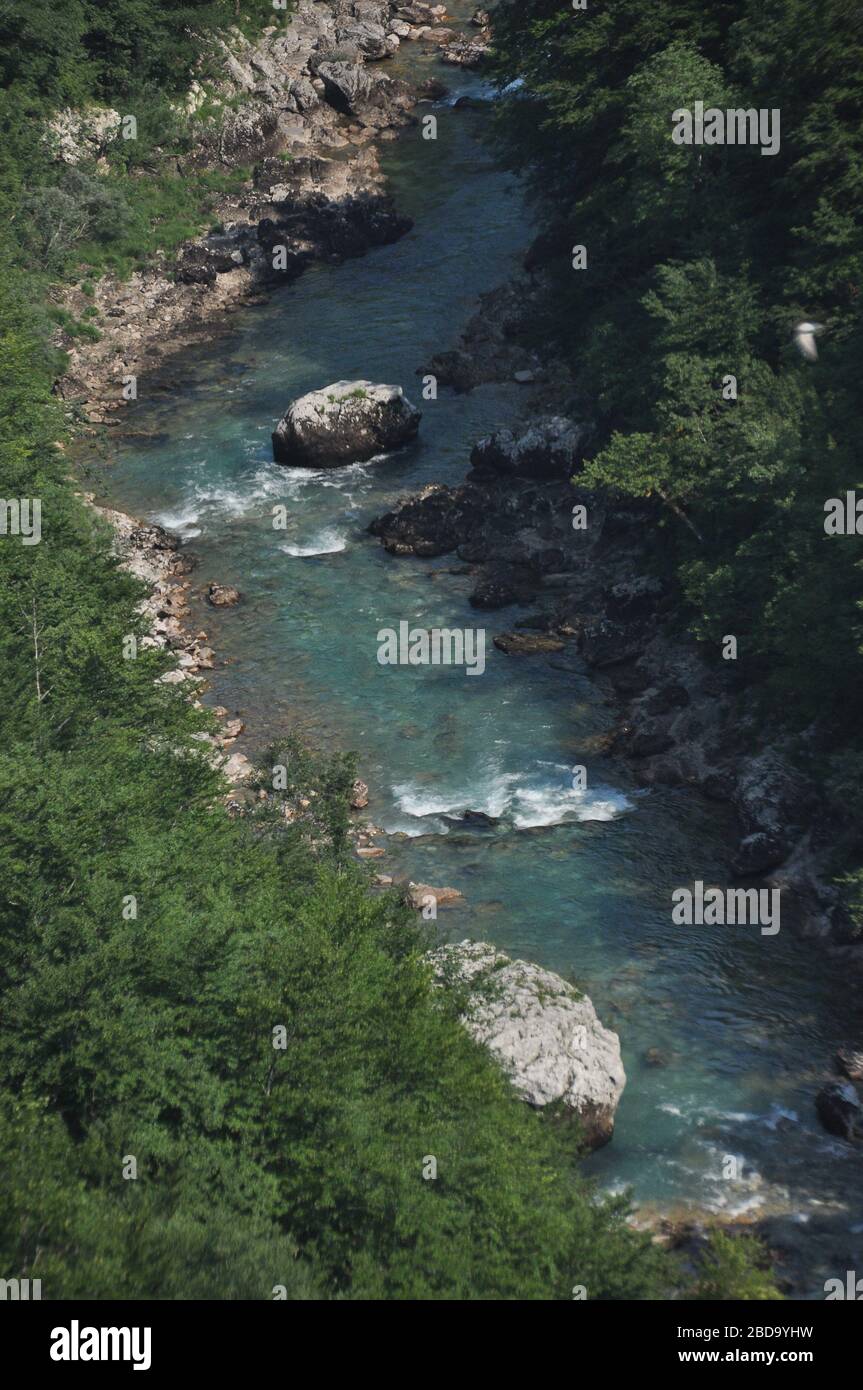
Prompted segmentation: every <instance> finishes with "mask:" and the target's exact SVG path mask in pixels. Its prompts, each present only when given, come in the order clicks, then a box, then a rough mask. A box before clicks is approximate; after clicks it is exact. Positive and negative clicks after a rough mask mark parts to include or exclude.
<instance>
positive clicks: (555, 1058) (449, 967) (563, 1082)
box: [429, 941, 626, 1148]
mask: <svg viewBox="0 0 863 1390" xmlns="http://www.w3.org/2000/svg"><path fill="white" fill-rule="evenodd" d="M429 960H430V962H431V965H432V967H433V969H434V973H435V977H436V978H437V980H438V982H439V983H440V984H442V985H445V986H448V987H450V988H455V989H463V990H465V1006H464V1011H463V1013H462V1022H463V1023H464V1026H465V1027H466V1028H467V1030H468V1032H469V1033H470V1034H471V1036H472V1037H474V1038H475V1039H476V1041H477V1042H479V1043H482V1044H483V1045H484V1046H485V1047H487V1048H488V1049H489V1051H490V1052H491V1053H492V1055H493V1056H494V1057H496V1058H497V1060H498V1061H499V1062H500V1064H501V1066H502V1067H503V1069H504V1071H505V1072H506V1073H507V1075H508V1076H509V1077H510V1079H511V1081H512V1084H513V1086H514V1087H515V1090H516V1091H517V1092H518V1094H519V1095H520V1096H521V1097H522V1099H524V1100H526V1101H527V1102H528V1104H530V1105H533V1106H537V1107H541V1106H545V1105H551V1104H552V1103H554V1102H559V1103H560V1104H562V1105H564V1106H565V1107H566V1108H567V1109H568V1110H570V1111H573V1112H574V1113H575V1114H577V1115H578V1117H579V1119H580V1121H581V1127H582V1133H583V1135H584V1138H585V1140H586V1141H587V1143H588V1144H589V1145H590V1147H591V1148H598V1147H599V1146H600V1145H602V1144H606V1143H607V1142H608V1140H609V1139H610V1138H611V1136H612V1132H613V1130H614V1112H615V1110H616V1109H617V1103H618V1101H619V1100H620V1097H621V1094H622V1092H623V1088H624V1086H625V1085H626V1073H625V1072H624V1070H623V1061H622V1059H621V1056H620V1042H619V1040H618V1037H617V1034H616V1033H612V1032H611V1031H610V1029H608V1028H604V1027H603V1025H602V1024H601V1023H600V1021H599V1019H598V1018H597V1016H596V1010H595V1009H594V1007H593V1004H592V1003H591V1002H590V1000H589V999H588V998H587V996H586V995H584V994H580V993H579V992H578V990H577V989H575V988H574V986H572V985H570V984H567V982H566V981H565V980H562V979H561V977H560V976H559V975H553V974H552V973H551V971H549V970H543V969H542V967H541V966H539V965H532V964H530V963H529V962H528V961H524V960H512V959H511V958H510V957H509V956H507V955H504V953H503V952H502V951H498V950H497V949H496V948H495V947H494V946H491V945H489V943H488V942H485V941H476V942H471V941H461V942H458V943H457V944H452V945H447V946H439V947H438V948H437V949H436V950H434V951H431V952H430V953H429Z"/></svg>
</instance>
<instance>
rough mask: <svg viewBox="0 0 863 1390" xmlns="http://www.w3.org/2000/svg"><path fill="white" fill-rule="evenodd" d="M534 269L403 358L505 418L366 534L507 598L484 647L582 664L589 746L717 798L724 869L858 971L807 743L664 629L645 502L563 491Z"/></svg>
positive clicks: (577, 461) (582, 433)
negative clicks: (726, 829)
mask: <svg viewBox="0 0 863 1390" xmlns="http://www.w3.org/2000/svg"><path fill="white" fill-rule="evenodd" d="M528 264H529V260H528ZM542 275H543V273H542V271H541V270H538V271H531V270H526V271H525V272H524V273H523V274H521V275H520V276H518V277H517V278H516V279H515V280H514V281H513V282H511V283H510V284H507V285H505V286H503V287H501V288H500V289H499V290H496V291H494V292H493V293H491V294H489V295H486V296H485V297H484V298H483V299H482V300H481V302H480V307H479V311H478V313H477V314H476V315H475V317H474V318H473V319H472V321H471V322H470V323H469V324H468V326H467V328H466V329H465V331H464V333H463V335H462V337H461V340H460V342H459V344H458V345H457V346H456V347H455V348H452V349H448V350H446V351H444V352H441V353H440V354H438V355H437V356H435V357H434V358H433V359H432V360H431V361H430V362H428V363H425V364H423V365H422V367H421V368H420V369H419V370H420V371H422V372H424V373H425V372H433V373H435V375H436V376H437V378H438V382H439V384H448V385H451V386H452V387H453V388H454V389H456V390H459V391H466V390H471V389H473V387H475V386H478V385H480V384H482V383H483V382H489V381H513V382H514V383H515V384H517V385H518V386H520V387H521V388H522V389H523V390H524V392H525V398H524V412H523V415H522V424H521V425H520V426H518V427H515V428H514V429H512V430H506V429H504V430H498V431H496V432H495V433H493V434H492V435H490V436H488V437H487V438H485V439H482V440H478V441H477V442H476V444H475V446H474V448H473V451H472V453H471V456H470V465H471V466H470V471H469V473H468V474H467V476H466V478H465V480H464V482H463V483H462V484H461V485H459V486H456V487H448V486H444V485H440V484H434V485H431V486H428V487H426V488H425V489H424V490H423V491H422V492H421V493H419V494H417V495H415V496H413V497H409V498H406V499H405V500H404V501H403V502H401V503H400V504H399V505H398V506H397V507H396V508H395V509H394V510H393V511H391V512H389V513H387V514H386V515H384V516H381V517H378V518H377V519H376V520H375V521H374V522H373V523H372V525H371V527H370V530H371V531H372V533H373V534H375V535H377V536H378V537H380V539H381V541H382V543H383V545H384V547H385V548H386V550H387V551H388V552H389V553H390V554H391V555H393V556H395V557H398V556H406V555H413V556H423V557H429V558H432V557H435V556H442V555H449V554H454V555H455V556H456V557H457V558H458V559H459V560H460V561H462V562H463V563H464V565H465V566H466V573H468V574H469V576H470V586H471V592H470V602H471V603H472V604H473V606H474V607H476V608H477V609H480V610H483V611H487V610H495V609H501V608H504V607H509V606H510V605H513V604H516V605H520V606H521V607H522V608H523V609H524V610H525V612H524V616H523V617H521V618H519V619H517V620H516V622H515V624H514V625H513V630H504V629H503V628H502V629H501V631H499V632H498V633H497V634H496V635H495V637H494V642H495V645H496V647H498V649H499V650H501V651H503V652H505V653H507V655H508V656H510V657H511V658H512V659H523V658H524V657H529V658H530V659H532V660H542V661H544V662H547V663H548V664H549V665H551V666H552V667H554V668H556V669H558V670H560V672H561V674H562V677H563V679H564V680H565V679H566V677H567V675H568V674H569V673H571V672H575V671H576V670H578V669H581V665H582V663H584V664H586V665H587V666H588V667H589V668H590V669H591V671H592V672H593V673H594V675H595V677H596V679H597V682H598V683H599V685H600V688H601V689H603V690H604V692H605V694H606V696H607V698H608V699H609V701H610V702H612V703H613V705H614V707H615V709H616V711H617V715H618V718H617V723H616V727H615V730H614V732H613V733H612V735H611V736H610V738H608V739H607V740H606V745H605V750H604V751H605V752H606V753H608V754H609V755H613V756H615V757H620V758H624V759H625V760H626V762H627V764H628V766H629V767H630V768H631V770H632V773H633V774H634V775H635V776H636V778H637V779H638V780H639V781H640V782H642V783H643V784H644V785H646V786H649V785H654V784H662V785H671V786H686V787H691V788H693V789H695V790H697V791H699V792H701V793H702V794H703V795H705V796H707V797H709V798H711V799H715V800H718V801H722V802H725V803H729V804H730V805H731V806H732V807H733V808H734V810H735V812H736V814H737V818H738V822H739V835H738V838H737V841H736V843H735V844H734V846H733V849H732V852H731V854H730V856H729V872H730V873H731V874H733V875H734V876H736V877H738V878H740V879H743V880H746V879H755V880H764V881H767V882H769V883H770V884H771V885H773V886H777V887H781V888H783V889H787V890H789V891H788V893H787V897H786V899H785V905H786V912H785V913H784V916H785V917H786V919H787V920H788V921H789V924H790V922H791V920H792V918H793V919H794V922H795V925H796V927H797V928H798V929H799V930H800V931H802V932H804V933H806V934H810V935H818V936H823V937H825V938H827V946H826V949H828V950H829V951H831V952H833V953H838V954H840V955H842V956H843V957H847V958H848V960H849V963H852V964H853V965H854V966H858V967H859V966H861V965H863V947H861V945H860V944H859V943H858V942H857V941H856V937H855V932H854V928H853V925H852V924H851V923H850V921H849V920H848V919H847V918H846V916H845V914H844V912H843V909H842V906H841V903H840V899H839V894H838V893H837V891H836V890H835V888H834V887H833V886H832V885H831V883H830V882H829V872H830V862H831V857H832V854H833V852H834V850H835V845H836V839H837V834H838V832H839V827H840V825H841V809H842V808H841V805H840V804H831V802H830V800H829V798H827V797H825V795H824V792H823V789H819V788H818V786H817V784H816V780H815V778H814V777H811V776H809V775H808V774H807V772H806V765H807V760H808V759H811V758H812V757H814V756H815V755H816V754H817V747H813V748H807V747H806V746H805V741H804V743H803V745H802V746H801V743H800V741H799V740H798V741H797V742H795V743H792V741H791V740H790V739H788V738H785V737H783V736H782V735H781V734H779V733H777V734H776V735H775V736H774V737H771V735H770V730H769V726H768V728H767V732H766V733H765V725H764V721H763V716H762V717H759V716H758V714H757V710H756V699H757V691H756V690H755V688H754V687H753V686H751V685H750V684H747V680H746V676H745V674H744V673H743V672H742V671H741V669H740V668H738V666H737V664H736V663H735V662H734V661H724V660H721V659H719V657H718V656H717V655H716V654H714V659H710V654H709V653H706V652H705V649H704V647H703V646H702V645H700V644H698V643H696V642H695V640H694V639H692V638H689V637H688V636H687V635H686V634H685V633H683V632H682V631H681V624H680V621H679V618H678V616H677V605H676V602H675V596H674V595H673V594H672V593H670V592H668V591H667V590H666V588H665V587H664V585H663V583H662V582H661V581H660V579H658V578H657V576H656V574H655V573H654V568H655V567H652V566H651V560H650V551H651V541H652V538H653V536H654V533H655V526H656V522H657V513H656V510H655V509H654V508H652V507H651V506H649V505H637V504H634V503H631V502H627V503H615V502H614V501H613V500H610V499H609V498H608V497H604V496H601V495H599V494H597V493H595V492H591V491H590V490H588V489H586V488H583V487H579V486H578V485H577V478H578V473H579V470H580V467H581V464H582V460H583V457H584V455H585V453H586V452H587V453H589V451H590V448H591V444H592V430H591V425H590V421H589V420H585V418H584V416H583V412H581V411H579V407H578V404H577V393H576V389H575V383H574V381H573V380H572V378H571V377H570V376H569V374H568V373H567V371H566V369H565V368H564V367H563V366H562V365H561V364H560V362H559V361H553V360H550V359H544V358H543V357H542V355H541V354H540V353H539V352H537V350H536V348H535V347H533V346H530V345H529V343H530V334H529V332H528V326H529V322H530V319H531V316H532V314H533V313H534V312H535V309H536V305H537V302H538V301H539V300H540V298H541V296H542V293H543V290H544V284H543V278H542ZM573 478H575V485H574V486H573V483H572V482H571V481H570V480H571V479H573Z"/></svg>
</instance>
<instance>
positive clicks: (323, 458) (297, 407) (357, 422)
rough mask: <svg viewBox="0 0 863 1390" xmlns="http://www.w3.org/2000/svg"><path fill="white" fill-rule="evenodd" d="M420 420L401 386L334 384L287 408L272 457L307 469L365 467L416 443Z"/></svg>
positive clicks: (361, 382)
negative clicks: (366, 461)
mask: <svg viewBox="0 0 863 1390" xmlns="http://www.w3.org/2000/svg"><path fill="white" fill-rule="evenodd" d="M421 418H422V417H421V414H420V412H419V411H418V410H417V409H416V408H415V407H414V406H412V405H411V403H410V401H409V400H408V399H407V398H406V396H405V393H404V391H403V390H402V388H401V387H400V386H380V385H377V386H376V385H375V384H374V382H371V381H336V382H334V383H333V384H332V386H324V387H323V389H322V390H320V391H310V392H309V393H308V395H306V396H300V397H299V399H298V400H296V401H294V402H293V404H292V405H290V406H289V407H288V409H287V411H286V413H285V414H284V415H283V416H282V418H281V420H280V421H279V423H278V425H277V426H276V428H275V430H274V432H273V458H274V459H275V460H276V463H290V464H296V465H299V466H304V467H308V468H338V467H340V466H341V465H342V464H346V463H357V462H361V461H362V460H363V459H369V458H372V457H373V456H374V455H375V454H382V453H384V452H386V451H387V450H389V449H397V448H398V447H399V445H401V444H406V443H407V442H408V440H410V439H413V438H414V436H415V435H416V432H417V430H418V429H419V423H420V419H421Z"/></svg>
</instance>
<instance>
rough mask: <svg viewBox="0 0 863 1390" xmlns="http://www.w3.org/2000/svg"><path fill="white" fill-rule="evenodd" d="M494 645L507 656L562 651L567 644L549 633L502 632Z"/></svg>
mask: <svg viewBox="0 0 863 1390" xmlns="http://www.w3.org/2000/svg"><path fill="white" fill-rule="evenodd" d="M494 645H495V646H496V647H498V648H499V649H500V651H502V652H506V654H507V656H533V655H534V654H536V653H539V652H561V651H563V648H564V646H565V645H566V644H565V643H564V641H563V639H562V638H561V637H553V636H551V635H550V634H548V633H545V632H543V633H538V632H536V633H530V632H502V633H500V634H499V636H497V637H495V639H494Z"/></svg>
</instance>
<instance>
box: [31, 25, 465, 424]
mask: <svg viewBox="0 0 863 1390" xmlns="http://www.w3.org/2000/svg"><path fill="white" fill-rule="evenodd" d="M445 17H446V9H445V6H444V5H428V4H422V3H414V4H407V5H402V4H398V3H393V0H334V2H333V3H331V4H326V5H324V4H321V3H316V2H315V0H300V3H299V4H298V6H297V9H296V11H295V12H294V13H292V14H291V15H290V16H289V17H288V21H287V23H286V25H285V27H281V26H278V27H277V26H272V27H271V28H268V29H267V30H265V31H264V33H263V34H262V35H261V36H260V38H258V39H257V40H256V41H255V42H251V41H249V40H248V39H246V38H245V37H244V36H243V35H242V34H241V33H240V32H239V31H238V30H237V31H231V32H229V33H228V34H226V35H225V36H224V37H223V38H222V40H221V41H220V42H221V46H222V50H223V54H224V68H223V73H222V76H221V77H220V79H219V80H218V81H217V82H216V83H215V84H211V86H212V90H208V91H207V92H204V90H203V88H202V87H201V85H200V84H199V83H198V82H197V81H195V82H193V83H192V85H191V88H190V90H189V93H188V96H187V101H186V110H187V113H188V114H189V115H190V116H191V115H192V114H194V112H195V111H196V110H197V108H198V107H199V106H201V104H202V103H203V102H204V100H205V99H206V100H207V101H208V102H209V103H210V104H217V105H218V106H220V107H221V108H222V109H221V112H220V113H219V115H218V116H217V117H213V118H212V119H210V120H209V121H200V122H199V123H198V126H197V127H196V144H195V149H194V152H193V154H191V155H190V156H188V157H187V158H185V159H184V158H180V157H177V156H172V155H169V154H167V153H165V154H164V156H163V163H164V166H165V169H166V170H170V172H174V173H179V174H180V175H184V174H187V173H191V172H194V171H196V170H203V169H207V170H217V171H222V172H225V171H236V170H238V169H245V168H248V167H251V175H250V177H248V178H247V179H246V181H245V182H244V185H243V188H242V191H241V192H240V193H239V194H236V195H232V196H226V197H225V198H224V199H222V201H221V203H220V204H219V205H218V206H217V208H216V210H215V213H214V230H212V231H211V232H210V233H209V234H207V235H202V236H199V237H196V238H194V239H193V240H191V241H189V242H186V243H185V244H184V245H183V246H181V247H180V248H179V249H178V251H177V252H176V253H175V254H174V255H172V256H166V255H160V256H159V257H157V258H156V259H155V261H154V263H153V264H152V265H151V266H148V267H147V268H146V269H143V270H139V271H136V272H135V273H134V274H133V275H132V276H131V277H130V278H129V279H128V280H119V279H117V278H116V277H114V276H111V275H108V276H105V277H103V278H102V279H101V280H99V281H98V282H96V283H95V286H94V293H93V294H92V296H85V295H84V293H83V292H82V290H80V289H79V288H74V287H73V288H68V289H66V290H65V291H64V292H63V294H62V304H61V305H60V307H61V308H62V309H63V310H64V311H65V312H66V313H67V314H69V315H71V316H72V317H73V318H75V319H78V318H80V317H81V316H82V315H83V314H84V313H85V311H87V312H89V313H90V315H91V318H92V321H94V322H97V323H98V324H99V331H100V337H99V339H98V341H89V340H82V339H80V338H75V337H71V336H69V335H68V334H67V333H65V332H64V331H62V330H59V331H58V342H57V346H58V347H62V348H64V349H65V350H66V351H67V352H68V364H67V368H66V371H65V374H64V376H63V377H62V379H61V380H60V381H58V383H57V387H56V391H57V394H58V395H60V396H61V397H62V398H63V399H64V400H65V401H66V402H68V404H69V406H70V408H74V410H75V413H76V415H77V418H78V419H79V421H80V422H81V423H82V424H83V425H84V426H85V428H86V426H88V425H101V424H106V423H111V424H117V423H120V422H121V421H122V420H123V412H124V411H125V409H126V407H127V406H128V404H129V399H130V398H131V399H134V398H135V394H136V393H137V395H140V394H141V389H142V388H141V381H140V379H141V378H142V377H144V376H150V375H152V374H154V373H157V372H158V370H159V369H160V368H162V367H164V366H165V364H166V363H167V362H168V361H169V360H170V359H172V358H174V357H175V356H176V354H177V353H180V352H183V351H192V350H193V349H194V345H195V343H196V342H197V341H199V340H200V338H201V336H202V334H206V335H207V336H208V337H210V336H212V333H213V331H216V330H218V329H219V328H221V327H223V326H226V325H225V320H226V318H227V316H228V315H229V313H230V312H231V311H232V310H233V309H236V308H238V307H240V306H241V305H243V304H247V303H249V302H254V300H255V299H256V298H257V297H258V296H260V295H261V294H262V293H263V292H266V291H267V290H269V289H271V288H273V287H274V286H277V285H280V284H284V283H285V281H289V280H291V279H293V278H296V276H297V275H300V274H301V273H302V271H303V270H304V269H305V268H306V267H307V266H308V265H310V264H311V263H313V262H314V261H328V262H334V261H339V260H341V259H344V258H345V257H350V256H357V255H362V254H363V253H364V252H365V251H367V250H368V249H369V248H370V247H372V246H380V245H385V244H387V243H388V242H391V241H394V240H396V239H397V238H398V237H400V236H402V235H404V233H405V232H406V231H408V230H409V228H410V226H411V223H410V219H408V218H405V217H403V216H400V215H399V213H398V212H397V210H396V209H395V207H394V206H393V203H392V200H391V199H390V198H389V197H388V196H387V194H386V192H385V191H384V179H383V175H382V173H381V170H380V165H379V162H378V157H377V153H376V150H375V148H374V145H373V143H372V142H374V141H375V140H380V139H392V138H394V137H395V133H396V131H397V129H398V128H399V127H400V126H403V125H405V124H406V123H408V122H410V121H413V120H415V119H416V118H415V117H414V116H413V115H412V108H413V107H414V105H415V104H416V102H417V101H418V100H421V99H423V97H426V98H428V97H431V96H435V95H438V94H439V93H440V92H441V91H442V90H443V84H440V83H438V84H435V83H432V84H430V85H429V86H427V87H426V88H425V89H423V90H416V91H412V90H410V89H409V88H408V86H407V85H406V84H405V83H404V82H403V81H400V80H398V79H396V78H393V77H392V76H390V75H389V74H388V73H387V71H386V67H387V61H386V60H387V59H389V58H391V57H392V56H393V54H394V53H396V52H397V51H398V48H399V46H400V44H402V43H411V42H417V43H433V44H435V45H436V46H438V47H439V48H440V50H441V53H442V56H444V57H447V55H450V56H451V58H452V61H458V59H457V57H456V56H453V55H456V54H457V53H459V52H461V49H460V48H459V44H460V43H461V36H459V35H457V34H456V33H455V31H454V30H452V29H450V28H447V27H446V24H445ZM474 32H476V31H474ZM484 32H485V31H483V30H482V29H480V30H479V34H478V36H477V39H475V40H474V39H472V40H471V42H472V43H473V45H474V48H477V46H479V47H480V48H481V47H482V44H481V43H479V39H480V38H481V36H482V34H483V33H484ZM453 45H455V47H453ZM450 50H452V53H451V54H450ZM480 57H481V53H479V52H475V53H473V54H472V55H471V61H479V58H480ZM112 117H116V121H112V119H111V118H112ZM119 119H120V118H119V113H116V112H101V111H100V112H98V113H94V114H92V115H89V116H88V114H87V113H75V112H66V113H61V115H60V116H59V117H58V118H57V119H56V120H55V122H54V129H53V132H52V135H53V138H54V140H55V142H56V150H57V157H58V158H60V159H62V160H63V161H64V162H66V163H70V164H74V163H76V162H77V161H79V160H80V159H81V158H83V157H84V156H85V155H87V156H91V157H92V156H94V155H96V156H98V155H99V154H100V151H102V149H103V148H104V147H105V146H106V142H107V141H109V140H110V139H112V138H116V127H117V126H118V125H119ZM93 311H95V314H94V313H93ZM133 379H134V385H133V386H130V383H131V382H132V380H133Z"/></svg>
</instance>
